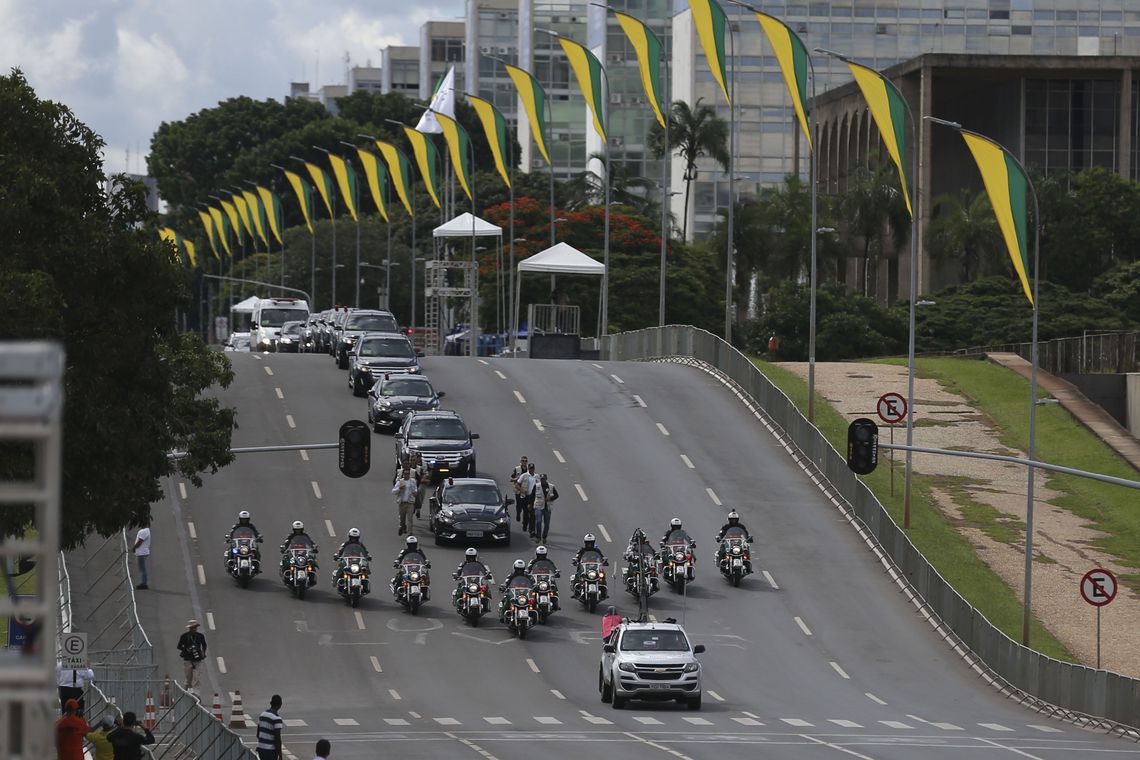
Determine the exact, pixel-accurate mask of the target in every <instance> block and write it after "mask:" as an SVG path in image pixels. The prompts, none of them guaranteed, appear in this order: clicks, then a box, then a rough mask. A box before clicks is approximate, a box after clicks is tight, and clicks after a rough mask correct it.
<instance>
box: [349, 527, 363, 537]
mask: <svg viewBox="0 0 1140 760" xmlns="http://www.w3.org/2000/svg"><path fill="white" fill-rule="evenodd" d="M348 537H349V538H360V528H349V529H348Z"/></svg>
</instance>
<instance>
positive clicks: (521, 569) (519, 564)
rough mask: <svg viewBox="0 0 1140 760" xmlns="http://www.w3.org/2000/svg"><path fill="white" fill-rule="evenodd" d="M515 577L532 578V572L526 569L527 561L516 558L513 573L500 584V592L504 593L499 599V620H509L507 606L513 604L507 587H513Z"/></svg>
mask: <svg viewBox="0 0 1140 760" xmlns="http://www.w3.org/2000/svg"><path fill="white" fill-rule="evenodd" d="M515 578H526V579H527V580H528V581H529V580H530V573H528V572H527V571H526V563H525V562H523V561H522V560H521V559H516V560H515V564H514V566H513V567H512V568H511V574H510V575H508V576H507V577H506V578H504V579H503V582H502V583H501V584H499V592H500V593H502V595H503V598H502V599H501V600H499V622H500V623H505V622H507V608H508V607H510V606H511V595H510V594H508V593H506V591H507V589H508V588H510V587H511V581H512V580H514V579H515Z"/></svg>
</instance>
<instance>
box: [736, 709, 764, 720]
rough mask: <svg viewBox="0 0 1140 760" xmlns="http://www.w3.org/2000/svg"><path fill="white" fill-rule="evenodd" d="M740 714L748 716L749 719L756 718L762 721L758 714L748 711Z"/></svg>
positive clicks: (742, 711)
mask: <svg viewBox="0 0 1140 760" xmlns="http://www.w3.org/2000/svg"><path fill="white" fill-rule="evenodd" d="M740 714H741V715H747V716H748V717H749V718H755V719H756V720H760V716H759V715H757V714H756V713H750V712H748V711H747V710H741V711H740Z"/></svg>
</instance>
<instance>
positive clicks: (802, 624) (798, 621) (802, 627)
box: [793, 615, 811, 636]
mask: <svg viewBox="0 0 1140 760" xmlns="http://www.w3.org/2000/svg"><path fill="white" fill-rule="evenodd" d="M793 620H795V621H796V625H798V626H799V627H800V630H801V631H803V632H804V636H811V629H810V628H808V627H807V623H805V622H804V621H803V618H801V617H799V616H798V615H797V616H796V617H795V618H793Z"/></svg>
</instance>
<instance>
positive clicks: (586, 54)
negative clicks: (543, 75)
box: [558, 37, 606, 142]
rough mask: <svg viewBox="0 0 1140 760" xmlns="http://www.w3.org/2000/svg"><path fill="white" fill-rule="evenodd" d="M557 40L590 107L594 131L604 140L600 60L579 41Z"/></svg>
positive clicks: (603, 104)
mask: <svg viewBox="0 0 1140 760" xmlns="http://www.w3.org/2000/svg"><path fill="white" fill-rule="evenodd" d="M558 41H559V42H560V43H562V50H563V51H564V52H565V53H566V58H567V59H568V60H569V61H570V68H572V69H573V70H574V78H575V79H577V80H578V87H579V88H581V90H582V96H583V97H584V98H586V105H588V106H589V107H590V113H591V114H593V116H594V131H595V132H597V133H598V136H599V137H601V138H602V142H605V141H606V128H605V127H604V126H603V124H605V118H606V110H605V108H606V104H605V93H604V92H603V90H604V89H605V88H604V87H603V86H602V77H603V76H604V74H603V72H602V62H601V61H599V60H598V57H597V56H596V55H594V54H593V53H591V52H590V51H589V50H588V49H587V48H586V46H585V45H583V44H581V43H580V42H575V41H574V40H571V39H567V38H566V37H559V38H558Z"/></svg>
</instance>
